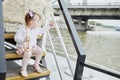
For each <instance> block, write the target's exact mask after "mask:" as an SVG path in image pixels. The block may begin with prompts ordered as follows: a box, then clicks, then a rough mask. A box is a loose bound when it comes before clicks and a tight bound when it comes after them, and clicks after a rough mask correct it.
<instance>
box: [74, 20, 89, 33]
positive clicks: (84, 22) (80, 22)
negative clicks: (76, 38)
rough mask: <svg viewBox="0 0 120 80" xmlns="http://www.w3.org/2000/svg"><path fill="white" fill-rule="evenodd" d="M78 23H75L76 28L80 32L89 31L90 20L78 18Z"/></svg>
mask: <svg viewBox="0 0 120 80" xmlns="http://www.w3.org/2000/svg"><path fill="white" fill-rule="evenodd" d="M77 20H78V23H77V24H76V23H75V27H76V29H78V30H81V31H85V30H87V29H88V20H83V19H82V18H78V19H77Z"/></svg>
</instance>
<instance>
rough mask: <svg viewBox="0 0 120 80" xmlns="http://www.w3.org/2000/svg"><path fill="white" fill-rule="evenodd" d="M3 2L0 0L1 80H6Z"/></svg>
mask: <svg viewBox="0 0 120 80" xmlns="http://www.w3.org/2000/svg"><path fill="white" fill-rule="evenodd" d="M2 12H3V11H2V0H0V80H5V76H6V61H5V47H4V27H3V13H2Z"/></svg>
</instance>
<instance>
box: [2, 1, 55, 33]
mask: <svg viewBox="0 0 120 80" xmlns="http://www.w3.org/2000/svg"><path fill="white" fill-rule="evenodd" d="M50 2H51V1H50V0H4V1H3V16H4V22H5V24H4V25H5V28H10V29H11V28H12V30H13V27H16V26H18V25H19V23H20V24H24V16H25V14H26V13H27V12H28V11H29V9H31V10H32V11H34V12H37V13H38V14H40V15H41V17H42V20H41V21H40V26H41V25H43V24H45V23H46V22H47V21H51V20H53V17H52V15H53V8H52V7H51V4H50ZM14 24H16V25H14ZM10 29H7V30H8V31H10Z"/></svg>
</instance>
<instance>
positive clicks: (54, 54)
mask: <svg viewBox="0 0 120 80" xmlns="http://www.w3.org/2000/svg"><path fill="white" fill-rule="evenodd" d="M47 33H48V37H49V40H50V44H51V47H52V50H53V56H54V59H55V63H56V66H57V70H58V73H59V76H60V79H61V80H63V78H62V75H61V71H60V67H59V65H58V61H57V56H56V52H55V48H54V45H53V42H52V39H51V36H50V33H49V31H48V32H47Z"/></svg>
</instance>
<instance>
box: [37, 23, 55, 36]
mask: <svg viewBox="0 0 120 80" xmlns="http://www.w3.org/2000/svg"><path fill="white" fill-rule="evenodd" d="M53 26H54V22H53V21H51V22H50V23H48V24H46V25H45V26H44V27H43V28H41V29H40V30H39V35H42V34H43V33H44V32H46V31H48V30H49V29H50V27H53Z"/></svg>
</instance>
